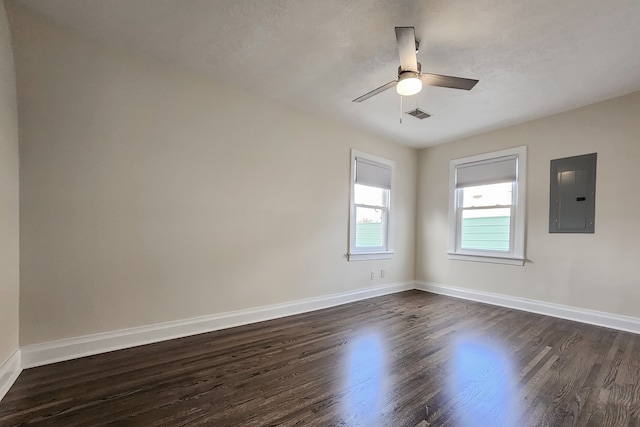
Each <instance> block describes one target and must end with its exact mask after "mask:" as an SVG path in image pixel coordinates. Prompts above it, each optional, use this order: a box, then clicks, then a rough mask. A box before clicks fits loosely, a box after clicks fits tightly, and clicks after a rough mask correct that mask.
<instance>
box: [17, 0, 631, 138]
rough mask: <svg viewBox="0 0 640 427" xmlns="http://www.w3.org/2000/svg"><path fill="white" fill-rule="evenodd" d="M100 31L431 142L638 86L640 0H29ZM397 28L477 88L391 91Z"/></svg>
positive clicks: (439, 69) (435, 68) (298, 103)
mask: <svg viewBox="0 0 640 427" xmlns="http://www.w3.org/2000/svg"><path fill="white" fill-rule="evenodd" d="M19 3H21V4H23V5H25V6H27V7H29V8H31V9H33V10H36V11H39V12H41V13H43V14H45V15H48V16H50V17H51V18H52V19H53V20H55V21H56V22H58V23H60V24H62V25H64V26H68V27H72V28H75V29H77V30H79V31H80V32H82V33H85V34H87V35H88V36H90V37H92V38H96V39H99V40H102V41H104V42H106V43H108V44H112V45H115V46H117V47H122V48H126V49H130V50H134V51H138V52H142V53H144V54H151V55H154V56H156V57H159V58H161V59H163V60H166V61H170V62H172V63H175V64H180V65H182V66H186V67H189V68H192V69H195V70H200V71H202V72H205V73H209V74H211V75H212V76H214V77H215V78H217V79H218V80H220V81H222V82H226V83H228V84H231V85H234V86H237V87H240V88H242V89H244V90H247V91H252V92H255V93H258V94H260V95H262V96H265V97H268V98H272V99H275V100H277V101H278V102H281V103H284V104H287V105H290V106H293V107H296V108H301V109H304V110H307V111H309V112H311V113H315V114H320V115H323V116H333V117H335V118H337V119H338V120H342V121H344V122H347V123H349V124H351V125H353V126H356V127H359V128H363V129H366V130H368V131H370V132H372V133H375V134H378V135H381V136H382V137H385V138H387V139H390V140H393V141H396V142H399V143H403V144H406V145H409V146H414V147H426V146H429V145H434V144H438V143H442V142H446V141H450V140H453V139H457V138H460V137H463V136H468V135H472V134H476V133H480V132H483V131H487V130H490V129H496V128H499V127H504V126H507V125H510V124H514V123H519V122H523V121H527V120H531V119H534V118H539V117H543V116H547V115H550V114H554V113H557V112H560V111H565V110H569V109H573V108H576V107H580V106H583V105H587V104H591V103H594V102H597V101H601V100H604V99H608V98H612V97H615V96H620V95H624V94H627V93H631V92H634V91H636V90H640V1H638V0H610V1H602V0H535V1H514V0H482V1H468V0H437V1H424V0H422V1H402V0H394V1H389V0H288V1H286V0H237V1H231V0H229V1H226V0H19ZM395 26H414V27H415V28H416V38H417V39H418V40H419V41H420V42H421V45H420V53H419V55H418V60H419V61H420V62H421V63H422V69H423V71H427V72H431V73H439V74H448V75H454V76H460V77H468V78H475V79H479V80H480V83H478V85H477V86H476V87H475V88H474V89H473V90H472V91H470V92H466V91H459V90H453V89H444V88H438V87H428V88H426V89H425V90H423V92H422V93H421V94H419V95H417V96H414V97H409V98H405V104H404V107H405V108H404V110H405V111H408V110H409V109H411V108H415V106H416V103H417V105H418V106H419V107H420V108H421V109H423V110H425V111H427V112H429V113H430V114H433V117H431V118H429V119H426V120H422V121H421V120H417V119H415V118H413V117H410V116H407V115H404V119H403V123H402V124H400V123H399V112H400V99H399V96H398V95H397V94H396V93H395V90H389V91H387V92H385V93H383V94H381V95H378V96H375V97H373V98H371V99H369V100H368V101H365V102H363V103H352V102H351V101H352V100H353V99H354V98H356V97H358V96H360V95H362V94H364V93H366V92H368V91H370V90H372V89H374V88H376V87H378V86H380V85H382V84H384V83H387V82H388V81H390V80H394V79H395V78H396V75H397V67H398V62H399V60H398V54H397V50H396V42H395V33H394V27H395Z"/></svg>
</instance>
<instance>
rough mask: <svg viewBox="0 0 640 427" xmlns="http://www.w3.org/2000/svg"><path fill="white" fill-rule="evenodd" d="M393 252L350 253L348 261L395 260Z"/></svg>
mask: <svg viewBox="0 0 640 427" xmlns="http://www.w3.org/2000/svg"><path fill="white" fill-rule="evenodd" d="M394 253H395V252H393V251H384V252H355V253H348V254H347V259H348V260H349V261H365V260H368V259H391V258H393V254H394Z"/></svg>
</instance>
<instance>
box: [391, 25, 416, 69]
mask: <svg viewBox="0 0 640 427" xmlns="http://www.w3.org/2000/svg"><path fill="white" fill-rule="evenodd" d="M396 40H397V41H398V53H399V54H400V69H401V70H402V71H414V72H416V73H417V72H418V59H417V57H416V31H415V29H414V28H413V27H396Z"/></svg>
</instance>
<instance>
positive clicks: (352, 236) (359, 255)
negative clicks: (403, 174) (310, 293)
mask: <svg viewBox="0 0 640 427" xmlns="http://www.w3.org/2000/svg"><path fill="white" fill-rule="evenodd" d="M356 157H360V158H363V159H367V160H371V161H374V162H377V163H382V164H383V165H387V166H389V167H391V191H390V192H389V193H390V194H389V201H388V203H389V207H388V209H387V215H386V232H387V235H386V236H385V241H386V247H380V248H379V249H378V248H366V249H365V250H358V249H357V248H356V227H355V221H356V212H355V209H356V205H355V198H354V185H355V179H356V175H355V163H356ZM394 174H395V162H394V161H392V160H388V159H385V158H382V157H378V156H374V155H373V154H369V153H365V152H362V151H358V150H354V149H351V185H350V190H349V251H348V252H347V259H348V260H349V261H365V260H371V259H390V258H392V257H393V254H394V253H395V252H394V251H393V227H392V224H393V214H392V212H391V205H392V199H393V193H394V184H393V183H394Z"/></svg>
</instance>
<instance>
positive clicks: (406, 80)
mask: <svg viewBox="0 0 640 427" xmlns="http://www.w3.org/2000/svg"><path fill="white" fill-rule="evenodd" d="M421 90H422V80H420V76H419V75H418V73H415V72H413V71H405V72H403V73H401V74H400V76H399V77H398V84H397V86H396V91H397V92H398V94H399V95H402V96H411V95H415V94H416V93H419V92H420V91H421Z"/></svg>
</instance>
